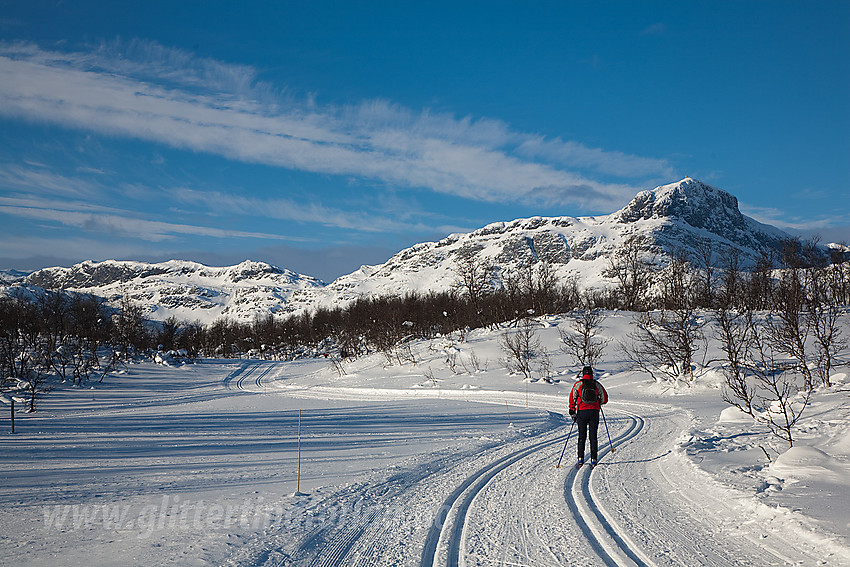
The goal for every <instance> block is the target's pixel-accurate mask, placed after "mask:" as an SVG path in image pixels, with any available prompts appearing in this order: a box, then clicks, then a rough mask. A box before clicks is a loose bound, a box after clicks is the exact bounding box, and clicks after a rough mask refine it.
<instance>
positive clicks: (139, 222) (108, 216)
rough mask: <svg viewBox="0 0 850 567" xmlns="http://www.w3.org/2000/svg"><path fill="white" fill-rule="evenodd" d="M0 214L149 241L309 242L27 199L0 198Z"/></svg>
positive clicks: (80, 204) (81, 204)
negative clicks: (199, 238)
mask: <svg viewBox="0 0 850 567" xmlns="http://www.w3.org/2000/svg"><path fill="white" fill-rule="evenodd" d="M0 213H4V214H7V215H12V216H16V217H23V218H28V219H31V220H37V221H48V222H52V223H57V224H60V225H64V226H69V227H74V228H81V229H84V230H87V231H90V232H98V233H107V234H112V235H116V236H121V237H131V238H137V239H141V240H147V241H152V242H158V241H162V240H170V239H173V238H175V237H176V236H177V235H192V236H208V237H214V238H259V239H269V240H289V241H307V240H309V239H301V238H290V237H286V236H281V235H277V234H267V233H262V232H248V231H239V230H227V229H221V228H216V227H207V226H196V225H189V224H180V223H169V222H163V221H156V220H146V219H140V218H138V214H137V213H133V212H130V211H122V210H120V209H115V208H112V207H105V206H101V205H97V204H94V203H85V202H63V201H58V200H49V199H41V198H36V197H28V196H10V197H0Z"/></svg>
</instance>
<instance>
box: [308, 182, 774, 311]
mask: <svg viewBox="0 0 850 567" xmlns="http://www.w3.org/2000/svg"><path fill="white" fill-rule="evenodd" d="M631 237H638V238H639V239H640V242H641V243H642V245H643V246H644V247H645V248H646V249H647V250H650V251H652V252H654V253H656V254H658V256H659V258H660V259H662V258H663V257H664V255H666V254H669V253H670V252H671V251H673V250H677V249H679V250H684V251H686V252H691V253H695V252H696V250H695V246H696V245H697V243H699V242H705V241H710V242H711V243H712V246H713V250H714V255H715V258H718V257H719V255H720V253H721V252H722V251H723V250H725V249H728V248H730V247H734V248H737V249H739V250H740V252H741V260H742V262H743V263H744V264H747V263H752V262H754V261H755V259H756V258H757V257H758V256H759V254H760V253H761V252H763V251H766V250H768V249H770V248H778V247H779V245H780V241H781V240H782V239H784V238H789V237H790V236H789V235H788V234H786V233H784V232H782V231H781V230H779V229H777V228H774V227H772V226H768V225H764V224H761V223H758V222H756V221H755V220H753V219H751V218H749V217H747V216H745V215H743V214H741V212H740V211H739V210H738V200H737V199H736V198H735V197H734V196H732V195H731V194H729V193H727V192H726V191H723V190H721V189H717V188H715V187H711V186H710V185H706V184H705V183H702V182H700V181H696V180H694V179H690V178H686V179H683V180H682V181H679V182H678V183H673V184H670V185H664V186H661V187H658V188H656V189H654V190H652V191H642V192H640V193H638V194H637V195H636V196H635V198H634V199H632V201H631V202H630V203H629V204H628V205H626V206H625V207H624V208H623V209H621V210H619V211H616V212H614V213H612V214H610V215H604V216H595V217H533V218H528V219H518V220H514V221H512V222H497V223H493V224H490V225H487V226H485V227H483V228H481V229H478V230H476V231H474V232H471V233H468V234H452V235H450V236H448V237H446V238H444V239H443V240H440V241H438V242H426V243H422V244H417V245H416V246H413V247H411V248H408V249H406V250H402V251H401V252H399V253H398V254H396V255H395V256H393V257H392V258H390V260H389V261H387V262H386V263H385V264H382V265H378V266H363V267H361V269H360V270H358V271H356V272H354V273H352V274H348V275H345V276H342V277H340V278H339V279H337V280H336V281H334V282H333V283H331V284H329V285H328V286H327V287H325V288H321V289H318V288H315V289H309V290H303V291H298V292H296V293H295V294H293V299H294V300H295V301H297V302H299V303H301V304H305V305H309V304H320V305H327V306H330V305H340V304H345V303H347V302H348V301H351V300H353V299H356V298H357V297H359V296H361V295H364V294H391V293H404V292H405V291H408V290H418V291H424V290H435V291H443V290H448V289H450V288H451V286H452V285H453V284H454V283H455V282H456V280H457V275H456V271H455V266H456V264H457V260H458V259H460V258H465V257H469V256H477V257H479V258H480V259H481V260H483V261H485V262H487V263H489V264H492V265H493V266H495V267H496V270H497V273H496V282H495V283H496V284H497V285H498V283H499V281H504V280H505V279H506V278H507V277H509V276H511V275H515V274H516V273H517V271H518V270H519V269H520V268H521V267H522V266H523V265H528V264H534V263H536V262H538V261H546V262H548V263H549V264H550V266H551V267H552V268H553V271H554V272H555V273H556V274H557V275H558V276H559V277H561V278H567V277H575V278H577V279H578V281H579V284H580V285H582V286H587V287H600V286H603V285H606V279H605V278H604V277H603V272H604V271H605V269H606V268H607V266H608V258H609V257H610V256H611V254H613V253H614V252H615V251H616V250H617V249H618V248H619V247H620V246H622V244H623V243H624V242H625V241H626V240H627V239H629V238H631Z"/></svg>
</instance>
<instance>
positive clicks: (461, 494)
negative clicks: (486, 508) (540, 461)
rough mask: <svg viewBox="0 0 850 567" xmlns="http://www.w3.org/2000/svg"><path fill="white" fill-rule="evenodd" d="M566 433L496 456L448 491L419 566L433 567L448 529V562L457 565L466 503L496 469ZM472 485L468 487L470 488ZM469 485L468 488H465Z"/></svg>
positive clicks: (549, 445)
mask: <svg viewBox="0 0 850 567" xmlns="http://www.w3.org/2000/svg"><path fill="white" fill-rule="evenodd" d="M566 439H567V436H566V435H564V436H561V437H557V438H555V439H550V440H548V441H542V442H540V443H535V444H533V445H531V446H529V447H525V448H523V449H520V450H518V451H514V452H513V453H509V454H507V455H505V456H504V457H502V458H500V459H497V460H496V461H494V462H492V463H490V464H489V465H487V466H485V467H482V468H481V469H479V470H478V471H476V472H475V473H473V474H472V475H470V476H469V477H467V478H466V480H465V481H463V482H462V483H461V484H460V485H459V486H458V487H457V488H455V489H454V491H452V493H451V494H449V496H448V497H447V498H446V499H445V500H444V501H443V505H442V506H440V510H439V511H438V512H437V517H436V518H434V521H433V522H432V524H431V528H430V530H429V531H428V535H427V536H426V538H425V546H424V548H423V550H422V559H421V561H420V562H419V565H420V566H421V567H432V566H433V565H435V561H436V559H437V557H436V555H437V544H438V543H439V541H440V536H441V534H442V533H443V532H444V531H446V530H448V531H447V534H446V537H447V538H448V539H447V541H448V544H449V560H448V564H449V565H452V566H454V565H458V561H459V559H460V543H461V540H462V539H463V527H464V523H465V520H466V513H467V511H468V510H469V506H470V505H471V504H472V501H473V500H474V499H475V496H476V495H477V494H478V493H479V492H481V490H482V489H483V488H484V487H485V486H486V485H487V483H489V482H490V481H491V480H492V479H493V477H495V476H496V475H497V474H499V472H501V471H503V470H504V469H506V468H508V467H509V466H511V465H512V464H514V463H515V462H517V461H519V460H520V459H522V458H524V457H527V456H528V455H530V454H532V453H535V452H537V451H539V450H541V449H545V448H546V447H551V446H552V445H559V444H560V443H563V442H564V441H566ZM470 487H471V488H470ZM467 489H469V490H467ZM452 508H455V509H456V510H457V516H456V518H455V521H454V522H452V523H451V525H450V526H449V525H448V524H447V522H446V519H447V517H448V515H449V511H450V510H452Z"/></svg>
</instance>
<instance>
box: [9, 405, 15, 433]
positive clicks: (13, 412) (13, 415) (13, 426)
mask: <svg viewBox="0 0 850 567" xmlns="http://www.w3.org/2000/svg"><path fill="white" fill-rule="evenodd" d="M9 401H10V402H12V404H11V407H12V433H14V432H15V398H13V397H11V396H9Z"/></svg>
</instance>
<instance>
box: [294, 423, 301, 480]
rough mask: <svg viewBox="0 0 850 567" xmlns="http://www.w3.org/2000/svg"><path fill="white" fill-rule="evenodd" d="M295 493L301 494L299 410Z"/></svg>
mask: <svg viewBox="0 0 850 567" xmlns="http://www.w3.org/2000/svg"><path fill="white" fill-rule="evenodd" d="M295 493H296V494H301V410H298V481H297V483H296V488H295Z"/></svg>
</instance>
